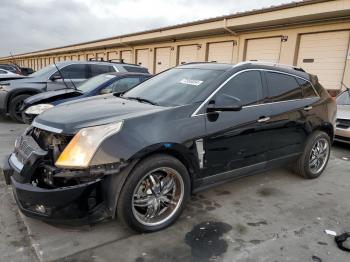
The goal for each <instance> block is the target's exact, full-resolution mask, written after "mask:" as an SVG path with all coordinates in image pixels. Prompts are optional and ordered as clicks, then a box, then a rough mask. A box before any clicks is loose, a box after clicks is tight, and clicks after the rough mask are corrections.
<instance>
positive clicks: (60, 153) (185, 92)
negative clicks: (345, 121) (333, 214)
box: [3, 62, 336, 232]
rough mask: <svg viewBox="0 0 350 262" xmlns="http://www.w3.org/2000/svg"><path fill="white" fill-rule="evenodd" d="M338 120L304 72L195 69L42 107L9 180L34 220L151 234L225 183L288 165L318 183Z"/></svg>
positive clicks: (12, 159)
mask: <svg viewBox="0 0 350 262" xmlns="http://www.w3.org/2000/svg"><path fill="white" fill-rule="evenodd" d="M72 112H74V114H72ZM335 116H336V105H335V101H334V100H333V99H332V98H331V97H330V96H329V94H328V92H327V91H326V90H325V89H324V88H323V87H322V86H321V85H320V84H319V82H318V81H317V77H316V76H313V75H310V74H307V73H305V72H304V71H303V70H302V69H298V68H289V67H284V66H274V65H267V64H259V63H251V62H246V63H241V64H237V65H228V64H216V63H196V64H187V65H182V66H178V67H176V68H173V69H170V70H167V71H165V72H163V73H161V74H158V75H156V76H155V77H153V78H151V79H149V80H147V81H145V82H143V83H141V84H139V85H138V86H136V87H135V88H134V89H132V90H130V91H128V92H127V93H125V94H124V95H123V96H121V97H118V96H116V95H106V96H99V97H94V98H89V99H84V100H80V101H79V100H78V101H73V102H70V103H66V104H62V105H58V106H57V107H55V108H53V109H49V110H47V111H45V112H44V113H43V114H41V115H39V116H38V117H37V118H36V119H35V120H34V122H33V123H32V126H31V127H30V128H28V129H27V130H26V131H25V133H24V134H23V135H22V136H21V137H19V138H18V139H17V141H16V144H15V149H14V152H13V153H12V154H11V155H10V156H9V157H8V159H7V160H6V161H5V162H4V164H3V165H4V167H3V172H4V174H5V178H6V179H7V181H8V182H9V181H11V183H12V186H13V189H14V194H15V198H16V200H17V203H18V205H19V207H20V209H21V210H22V211H23V213H25V214H26V215H28V216H33V217H37V218H40V219H44V220H45V219H46V220H56V221H59V222H61V221H67V220H68V221H71V220H75V219H83V220H84V219H85V220H86V221H93V220H96V219H100V218H105V217H112V218H114V217H115V216H116V214H117V215H118V217H120V218H121V220H122V221H123V222H125V223H127V224H128V225H129V226H130V227H132V228H133V229H135V230H138V231H142V232H151V231H156V230H160V229H163V228H165V227H167V226H169V225H170V224H172V223H173V222H174V221H175V220H176V219H177V218H178V217H179V216H180V214H181V212H182V210H183V209H184V207H185V204H186V202H187V201H188V199H189V196H190V194H191V193H192V192H197V191H199V190H201V189H204V188H206V187H208V186H212V185H214V184H217V183H220V182H223V181H227V180H231V179H236V178H239V177H242V176H247V175H252V174H255V173H258V172H263V171H265V170H267V169H270V168H273V167H277V166H287V165H292V167H293V169H294V170H295V172H296V173H297V174H299V175H301V176H302V177H305V178H309V179H313V178H317V177H318V176H320V175H321V174H322V172H323V171H324V169H325V167H326V165H327V162H328V159H329V154H330V147H331V143H332V141H333V137H334V122H335Z"/></svg>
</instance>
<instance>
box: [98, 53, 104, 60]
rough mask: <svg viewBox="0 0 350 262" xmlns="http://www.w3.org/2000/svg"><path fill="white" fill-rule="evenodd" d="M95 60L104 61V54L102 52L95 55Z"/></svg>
mask: <svg viewBox="0 0 350 262" xmlns="http://www.w3.org/2000/svg"><path fill="white" fill-rule="evenodd" d="M96 58H97V60H101V59H103V60H106V57H105V53H104V52H100V53H97V54H96Z"/></svg>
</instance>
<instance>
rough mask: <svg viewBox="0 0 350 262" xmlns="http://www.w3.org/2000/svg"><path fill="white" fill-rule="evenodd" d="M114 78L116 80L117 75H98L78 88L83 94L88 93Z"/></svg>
mask: <svg viewBox="0 0 350 262" xmlns="http://www.w3.org/2000/svg"><path fill="white" fill-rule="evenodd" d="M112 78H115V75H104V74H103V75H98V76H95V77H92V78H90V79H89V80H86V81H85V82H83V83H82V84H80V85H79V86H78V89H79V90H80V91H82V92H83V93H88V92H91V91H92V90H94V89H95V88H97V87H99V86H100V85H102V84H103V83H106V82H108V81H109V80H111V79H112Z"/></svg>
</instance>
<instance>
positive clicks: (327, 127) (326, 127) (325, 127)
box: [315, 122, 334, 143]
mask: <svg viewBox="0 0 350 262" xmlns="http://www.w3.org/2000/svg"><path fill="white" fill-rule="evenodd" d="M315 131H322V132H325V133H326V134H327V135H329V138H330V140H331V143H333V140H334V127H333V125H332V124H331V123H328V122H325V123H323V124H322V125H320V126H319V127H317V128H316V130H315Z"/></svg>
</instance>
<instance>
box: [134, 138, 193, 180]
mask: <svg viewBox="0 0 350 262" xmlns="http://www.w3.org/2000/svg"><path fill="white" fill-rule="evenodd" d="M155 154H165V155H169V156H172V157H174V158H176V159H177V160H179V161H180V162H181V163H182V164H183V165H184V166H185V167H186V169H187V171H188V173H189V175H190V179H191V183H192V184H193V179H194V174H195V173H196V171H197V169H198V162H196V160H195V158H194V157H193V154H192V153H191V152H190V150H189V149H188V148H187V147H185V146H184V145H181V144H176V143H161V144H156V145H152V146H149V147H146V148H144V149H142V150H141V151H139V152H137V153H136V154H134V156H132V157H131V158H130V160H135V159H137V161H141V160H143V159H145V158H147V157H150V156H152V155H155Z"/></svg>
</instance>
